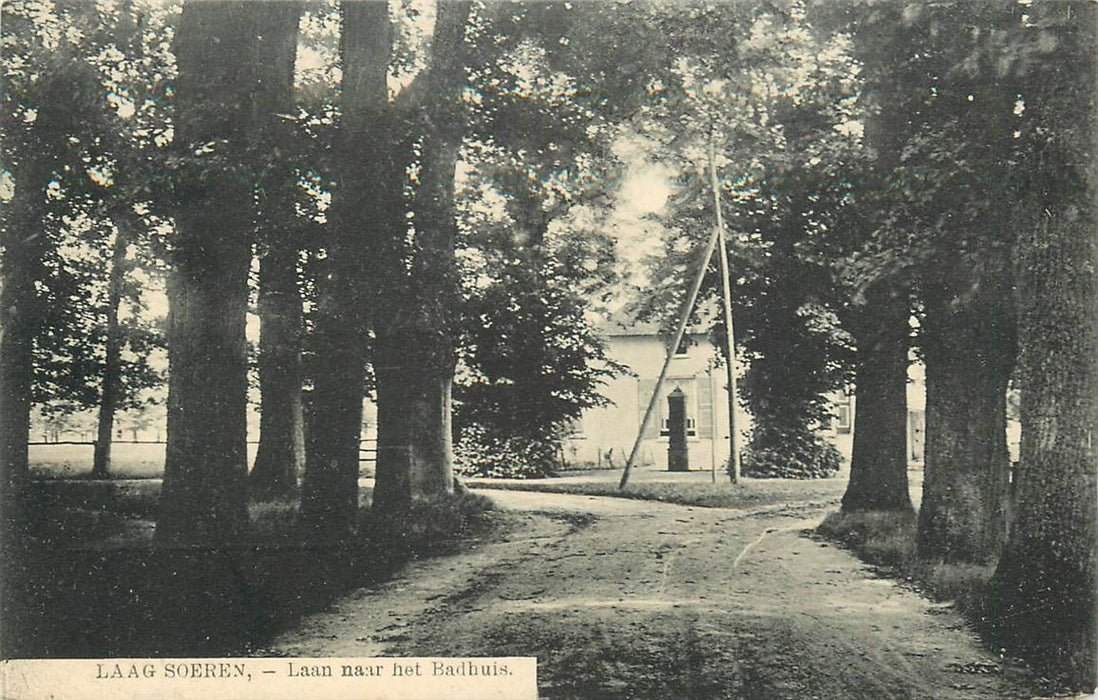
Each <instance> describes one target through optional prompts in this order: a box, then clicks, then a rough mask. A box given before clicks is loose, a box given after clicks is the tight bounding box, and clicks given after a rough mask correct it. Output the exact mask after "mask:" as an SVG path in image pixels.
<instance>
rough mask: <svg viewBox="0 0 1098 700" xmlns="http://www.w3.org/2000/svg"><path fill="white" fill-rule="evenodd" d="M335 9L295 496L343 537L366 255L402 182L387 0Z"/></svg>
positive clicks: (357, 428) (362, 347)
mask: <svg viewBox="0 0 1098 700" xmlns="http://www.w3.org/2000/svg"><path fill="white" fill-rule="evenodd" d="M341 11H342V33H341V35H340V41H341V45H340V53H341V55H342V58H343V116H342V123H341V129H342V132H343V133H342V148H341V151H342V153H341V162H340V186H339V189H338V190H337V191H336V192H335V196H334V199H333V202H332V218H333V223H334V226H333V234H332V240H331V241H330V244H329V250H328V261H329V263H328V264H329V269H328V270H327V273H326V275H325V276H324V278H323V279H321V280H320V282H319V284H318V286H319V289H318V304H317V310H316V327H315V332H314V337H315V342H316V353H317V357H316V362H315V367H316V368H317V369H316V371H315V373H314V376H313V394H312V416H311V418H310V421H309V431H308V435H307V444H306V460H305V481H304V485H303V491H302V500H301V519H302V525H303V527H304V528H305V529H306V531H307V532H309V533H310V536H311V537H313V538H315V539H317V540H327V541H332V542H339V541H346V540H349V539H350V538H351V537H352V535H353V534H354V531H355V527H356V514H357V511H358V471H359V447H360V444H361V437H362V401H363V398H364V395H365V390H366V361H367V340H368V335H367V311H368V309H369V296H370V295H369V285H370V283H371V280H369V279H368V275H369V274H370V272H371V268H370V265H369V256H370V255H376V254H377V248H378V245H377V241H378V239H379V238H383V237H384V236H386V235H393V236H396V235H397V234H396V231H394V230H393V229H392V228H391V227H390V223H391V220H392V217H390V216H389V214H388V207H389V206H390V204H389V203H390V202H391V201H392V199H393V197H394V194H393V192H394V191H395V192H396V193H397V194H396V195H395V196H396V198H397V199H399V192H400V180H399V179H390V178H389V173H390V170H389V169H388V168H387V167H385V159H384V154H385V152H386V148H387V147H388V142H387V140H386V139H387V138H391V136H392V134H391V133H390V134H385V133H384V132H385V130H386V125H387V124H388V120H387V116H388V86H387V83H386V79H387V75H388V66H389V55H390V52H391V48H392V28H391V26H390V22H389V10H388V4H387V3H384V2H344V3H342V5H341ZM396 230H397V231H400V232H401V234H402V233H403V231H402V229H400V228H397V229H396ZM373 283H374V284H376V283H377V282H376V281H374V282H373ZM380 410H381V409H380V407H379V412H380ZM379 461H380V457H379Z"/></svg>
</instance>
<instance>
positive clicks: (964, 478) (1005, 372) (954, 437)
mask: <svg viewBox="0 0 1098 700" xmlns="http://www.w3.org/2000/svg"><path fill="white" fill-rule="evenodd" d="M991 255H993V253H991V252H989V256H991ZM970 274H971V273H970ZM966 293H967V294H969V295H970V296H969V298H967V299H966V300H962V299H960V298H959V297H960V294H958V293H949V292H948V291H946V290H944V289H938V290H934V291H932V292H928V293H927V294H926V295H925V308H926V315H925V320H924V339H925V342H924V344H923V347H924V357H925V359H926V460H925V467H924V469H925V477H924V479H925V480H924V482H923V499H922V504H921V506H920V509H919V534H918V544H919V556H920V557H922V558H924V559H928V560H941V561H946V562H987V561H993V560H994V559H995V557H997V556H998V554H999V551H1000V548H1001V547H1002V545H1003V541H1004V538H1005V536H1006V526H1007V507H1008V501H1009V493H1010V485H1009V479H1010V457H1009V453H1008V452H1007V444H1006V389H1007V382H1008V380H1009V378H1010V373H1011V369H1012V367H1013V362H1014V353H1015V338H1014V330H1013V317H1012V314H1013V305H1012V304H1011V301H1010V299H1011V291H1010V286H1009V282H1007V281H1006V279H1004V278H1003V277H999V278H998V279H995V278H994V277H991V276H989V277H985V278H984V279H983V280H982V281H981V282H979V283H974V284H973V285H972V287H971V288H970V290H966Z"/></svg>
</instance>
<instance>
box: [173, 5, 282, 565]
mask: <svg viewBox="0 0 1098 700" xmlns="http://www.w3.org/2000/svg"><path fill="white" fill-rule="evenodd" d="M289 7H290V6H289V4H283V3H277V4H276V3H262V4H260V3H239V2H215V1H206V0H203V1H202V2H193V1H192V2H188V3H187V4H186V5H185V6H184V8H183V14H182V17H181V19H180V24H179V29H178V31H177V34H176V58H177V63H178V66H179V79H178V88H177V91H176V97H175V100H176V114H177V120H176V132H177V138H178V140H179V143H180V144H181V145H182V147H183V148H186V149H188V150H187V156H188V157H189V158H196V156H194V155H193V154H194V153H195V148H196V147H197V146H198V145H199V144H205V143H210V142H213V143H214V144H215V146H214V149H215V155H216V156H217V159H210V160H208V161H207V160H206V159H205V158H202V160H203V161H204V162H199V163H192V164H191V167H188V168H184V172H183V173H182V177H183V178H184V186H183V188H184V192H185V194H184V196H185V200H184V201H183V202H182V204H181V205H180V207H179V210H178V212H177V216H176V227H177V231H176V235H175V241H174V242H173V248H172V270H171V273H170V276H169V281H168V302H169V314H168V340H169V352H168V362H169V368H170V378H169V382H168V435H167V451H166V459H165V465H164V486H163V491H162V495H161V511H160V518H159V520H158V521H157V527H156V536H157V539H158V541H160V542H162V543H170V544H184V545H215V546H216V545H219V544H224V543H227V542H231V541H233V540H235V539H236V538H237V537H238V536H239V535H240V534H241V533H242V532H243V530H244V528H245V526H246V525H247V518H248V514H247V493H246V486H247V474H248V468H247V450H246V438H247V371H248V362H247V342H246V338H245V323H246V315H247V308H248V270H249V267H250V263H251V236H250V233H251V230H252V227H253V222H254V216H253V205H252V183H251V182H250V179H249V178H248V177H246V176H244V175H242V174H241V173H240V172H234V170H239V169H238V168H235V167H234V166H236V165H237V164H239V163H241V162H247V155H246V154H245V153H243V152H242V151H243V150H244V146H245V145H246V144H247V143H248V140H249V135H250V134H251V132H252V130H253V129H255V128H256V127H257V115H256V112H257V109H258V107H259V103H258V101H257V95H258V94H259V93H261V92H262V91H263V90H264V89H265V88H266V86H264V85H263V84H262V81H261V80H260V79H258V78H257V71H258V68H259V66H258V61H259V59H260V53H261V52H260V50H259V49H260V46H259V44H260V41H259V37H260V36H262V35H264V34H277V33H278V27H279V26H280V24H281V23H283V22H284V21H285V17H284V16H283V15H284V13H286V12H287V11H288V8H289Z"/></svg>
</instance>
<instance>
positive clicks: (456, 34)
mask: <svg viewBox="0 0 1098 700" xmlns="http://www.w3.org/2000/svg"><path fill="white" fill-rule="evenodd" d="M470 7H471V5H470V3H468V2H451V1H449V0H447V1H444V2H441V3H440V4H439V7H438V14H437V17H436V20H435V30H434V40H433V43H432V47H431V59H430V65H429V67H428V69H427V75H426V82H425V85H426V90H425V94H426V99H427V100H429V102H427V104H426V105H425V106H424V108H423V110H422V115H423V122H422V127H423V129H422V132H421V135H422V137H423V144H422V147H421V154H422V155H421V160H420V164H421V175H420V187H419V189H418V190H417V193H416V208H415V215H416V217H415V228H416V238H415V246H416V250H415V258H414V260H413V263H412V269H411V273H410V285H411V295H410V296H406V297H405V299H403V300H398V299H395V298H394V297H393V295H392V293H391V292H390V293H386V292H385V291H384V290H383V291H381V292H380V293H379V297H380V301H379V303H380V305H381V306H382V307H385V308H389V309H401V310H402V312H401V313H396V314H394V313H392V312H389V313H387V315H386V318H385V319H384V320H383V322H382V323H379V324H378V325H377V327H376V332H377V338H378V349H379V363H384V364H380V365H379V366H378V371H377V373H376V374H377V380H378V414H379V422H378V467H377V483H376V487H375V494H374V507H375V508H376V509H378V510H379V511H392V510H400V509H402V508H406V507H407V506H408V505H409V504H411V503H412V502H413V501H414V500H430V499H432V498H435V497H437V496H440V495H445V494H449V493H453V490H454V477H453V430H452V423H451V416H450V409H451V400H452V399H451V392H452V386H453V378H454V369H455V366H456V362H457V357H456V352H455V347H454V338H453V334H454V330H453V328H452V327H451V319H452V316H453V308H452V304H453V299H454V298H455V295H456V294H457V286H456V278H455V273H456V269H455V267H456V263H455V256H454V250H455V248H454V246H455V239H456V236H457V221H456V212H455V208H454V171H455V169H456V167H457V160H458V153H459V151H460V148H461V141H462V137H463V135H464V128H465V114H464V109H463V106H462V101H461V90H462V87H463V86H464V84H465V60H464V59H465V54H464V49H463V42H464V35H465V25H466V23H467V21H468V17H469V12H470ZM396 288H399V287H396ZM409 302H411V303H409ZM407 319H411V320H410V321H408V320H407ZM398 416H399V417H401V418H398ZM401 419H403V420H405V421H407V425H401V424H400V420H401Z"/></svg>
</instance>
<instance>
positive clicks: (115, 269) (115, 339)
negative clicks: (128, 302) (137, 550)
mask: <svg viewBox="0 0 1098 700" xmlns="http://www.w3.org/2000/svg"><path fill="white" fill-rule="evenodd" d="M124 216H125V215H122V216H117V217H115V218H114V227H115V233H114V242H113V243H112V244H111V269H110V276H109V278H108V280H107V343H106V356H105V359H104V363H103V393H102V395H101V396H100V400H99V420H98V426H97V430H96V437H95V454H94V457H93V459H92V478H95V479H106V478H107V477H108V476H109V473H110V466H111V443H112V442H113V439H114V414H115V411H116V410H117V408H118V395H119V393H120V392H121V390H122V329H121V328H120V327H119V325H118V307H119V305H120V304H121V303H122V282H123V281H124V279H125V275H126V249H127V248H128V247H129V242H130V240H131V236H130V232H129V229H128V226H129V222H128V221H125V220H124Z"/></svg>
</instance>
